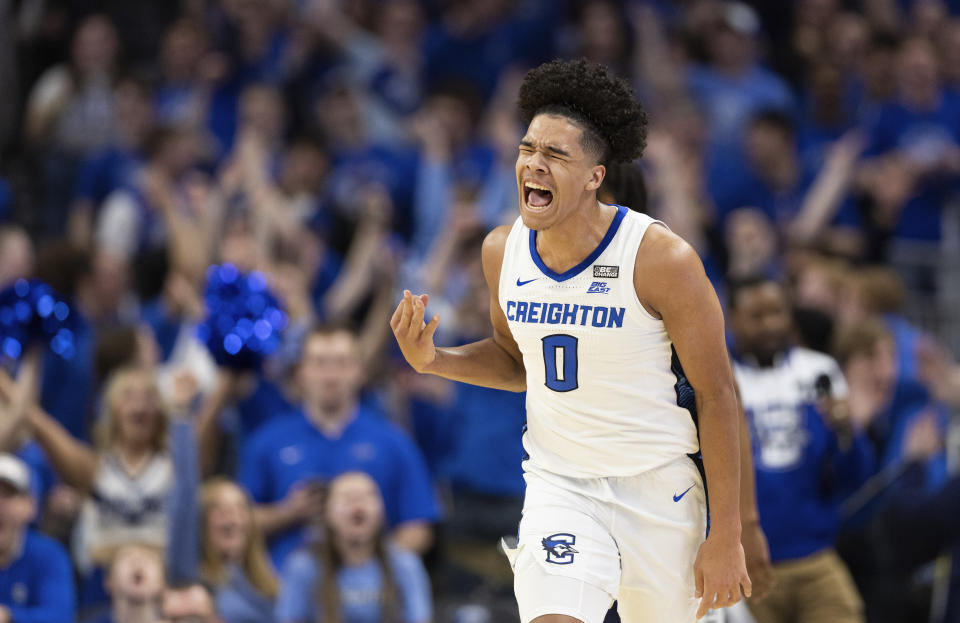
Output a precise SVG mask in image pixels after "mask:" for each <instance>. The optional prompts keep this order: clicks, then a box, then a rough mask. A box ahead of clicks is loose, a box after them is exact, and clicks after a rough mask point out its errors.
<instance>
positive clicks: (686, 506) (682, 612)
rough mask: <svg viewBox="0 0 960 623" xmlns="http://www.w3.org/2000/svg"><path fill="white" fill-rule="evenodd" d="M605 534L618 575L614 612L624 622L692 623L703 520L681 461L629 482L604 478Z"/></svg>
mask: <svg viewBox="0 0 960 623" xmlns="http://www.w3.org/2000/svg"><path fill="white" fill-rule="evenodd" d="M609 481H610V486H611V489H612V493H613V496H614V499H615V500H616V507H615V508H616V515H615V517H614V522H613V525H612V527H611V532H612V534H613V537H614V539H615V540H616V542H617V546H618V547H619V549H620V556H621V560H622V567H623V568H622V572H621V579H620V588H619V593H618V597H617V599H618V601H617V608H618V610H619V611H620V617H621V619H622V620H623V622H624V623H655V622H660V621H670V623H694V621H695V617H696V611H697V606H698V605H699V600H698V599H697V598H696V597H695V596H694V591H695V588H696V587H695V582H694V575H693V563H694V561H695V560H696V557H697V551H698V549H699V547H700V544H701V543H702V542H703V540H704V536H705V532H706V525H707V517H706V501H705V496H704V490H703V481H702V479H701V477H700V472H699V471H698V470H697V468H696V466H695V465H694V464H693V462H692V461H691V460H689V459H687V458H686V457H684V458H682V459H680V460H677V461H674V462H673V463H670V464H669V465H665V466H663V467H661V468H658V469H656V470H653V471H650V472H646V473H644V474H640V475H639V476H634V477H632V478H615V479H610V480H609Z"/></svg>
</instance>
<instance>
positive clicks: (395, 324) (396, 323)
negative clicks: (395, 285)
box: [390, 299, 403, 333]
mask: <svg viewBox="0 0 960 623" xmlns="http://www.w3.org/2000/svg"><path fill="white" fill-rule="evenodd" d="M402 314H403V299H400V302H399V303H398V304H397V308H396V309H395V310H394V311H393V315H392V316H390V328H391V329H393V331H394V333H396V331H397V328H399V327H400V316H401V315H402Z"/></svg>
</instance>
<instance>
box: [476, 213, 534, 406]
mask: <svg viewBox="0 0 960 623" xmlns="http://www.w3.org/2000/svg"><path fill="white" fill-rule="evenodd" d="M509 234H510V226H508V225H501V226H500V227H497V228H496V229H494V230H493V231H491V232H490V233H489V234H487V237H486V238H484V240H483V247H482V251H481V252H482V261H483V276H484V279H486V282H487V288H488V289H489V290H490V324H492V325H493V341H494V342H496V343H497V345H498V346H500V348H502V349H503V350H504V351H505V352H506V353H507V354H509V355H510V357H511V358H512V359H513V360H514V361H515V362H516V364H517V366H518V372H519V376H520V378H522V385H523V387H522V388H521V389H519V390H518V391H523V390H524V389H526V385H527V382H526V371H525V369H524V366H523V354H522V353H521V352H520V347H519V346H517V342H516V341H515V340H514V339H513V334H511V333H510V325H509V324H508V323H507V316H506V314H504V313H503V309H502V308H501V307H500V269H501V268H502V266H503V252H504V248H505V247H506V244H507V236H508V235H509Z"/></svg>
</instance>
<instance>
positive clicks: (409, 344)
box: [390, 290, 440, 372]
mask: <svg viewBox="0 0 960 623" xmlns="http://www.w3.org/2000/svg"><path fill="white" fill-rule="evenodd" d="M429 300H430V297H429V296H428V295H426V294H420V295H416V296H414V295H413V294H411V293H410V291H409V290H404V291H403V299H402V300H401V301H400V304H399V305H397V309H396V311H395V312H393V317H391V318H390V328H391V329H393V335H394V337H396V338H397V344H399V345H400V350H401V352H403V356H404V357H405V358H406V360H407V363H409V364H410V366H411V367H412V368H413V369H414V370H416V371H417V372H425V371H426V369H427V367H429V365H430V364H431V363H433V361H434V360H435V359H436V358H437V348H436V346H434V344H433V334H434V333H436V331H437V325H438V324H440V316H436V315H434V316H433V318H431V319H430V322H429V323H426V322H424V314H425V313H426V310H427V302H428V301H429Z"/></svg>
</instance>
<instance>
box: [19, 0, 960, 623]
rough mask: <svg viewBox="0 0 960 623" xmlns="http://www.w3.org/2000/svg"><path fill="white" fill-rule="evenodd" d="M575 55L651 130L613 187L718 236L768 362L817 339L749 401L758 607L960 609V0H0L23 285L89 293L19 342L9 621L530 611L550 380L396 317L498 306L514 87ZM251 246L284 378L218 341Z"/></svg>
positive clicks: (665, 217) (624, 198) (416, 617)
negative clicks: (524, 574) (413, 306)
mask: <svg viewBox="0 0 960 623" xmlns="http://www.w3.org/2000/svg"><path fill="white" fill-rule="evenodd" d="M581 56H582V57H586V58H587V59H589V60H591V61H594V62H598V63H602V64H604V65H606V66H608V67H610V68H611V69H612V70H614V71H615V72H616V73H617V74H619V75H620V76H622V77H624V78H627V79H628V80H629V81H630V82H631V83H632V84H633V86H634V88H635V90H636V92H637V94H638V95H639V96H640V98H641V99H642V101H643V102H644V105H645V107H646V108H647V110H648V113H649V116H650V121H651V126H650V132H649V139H648V144H647V148H646V153H645V155H644V157H643V158H642V159H641V160H640V161H638V162H637V163H633V164H631V165H629V166H625V167H623V168H621V169H617V170H611V171H610V172H609V179H608V181H607V184H606V185H605V187H604V188H603V189H602V191H601V198H602V199H603V200H604V201H610V202H617V203H621V204H625V205H628V206H629V207H631V208H633V209H637V210H641V211H644V212H647V213H649V214H651V215H652V216H654V217H656V218H658V219H661V220H662V221H664V222H665V223H666V224H667V225H668V226H669V227H671V228H672V229H673V230H674V231H676V232H677V233H679V234H680V235H681V236H683V237H684V238H685V239H686V240H687V241H688V242H689V243H690V244H691V245H693V247H694V248H695V249H696V250H697V251H698V253H699V254H700V256H701V258H702V260H703V262H704V265H705V267H706V270H707V274H708V276H709V277H710V279H711V281H712V282H713V283H714V285H715V287H716V288H717V291H718V293H719V294H720V296H721V300H723V301H724V302H725V304H726V305H727V312H728V320H729V322H728V324H729V327H730V329H731V333H730V335H729V342H730V344H731V354H732V356H733V357H734V359H735V360H736V361H737V366H738V378H740V379H741V381H744V380H745V379H746V380H748V381H749V380H750V379H753V380H756V379H760V380H757V381H756V385H754V386H751V390H758V388H760V387H761V385H762V383H770V382H771V381H769V378H774V377H768V376H764V374H766V372H764V369H767V368H770V369H774V370H781V364H783V362H784V361H786V360H785V359H784V357H786V358H788V359H789V358H790V357H792V356H793V355H792V353H794V352H796V350H797V349H802V353H803V354H802V355H801V358H809V361H813V362H815V363H811V364H810V366H812V367H810V368H809V369H810V370H814V372H809V371H808V368H806V367H805V368H804V370H805V371H804V372H803V375H805V376H803V380H802V383H805V384H806V385H805V386H804V388H803V389H802V391H800V390H798V391H794V389H793V388H789V389H788V391H786V393H787V394H789V396H790V398H788V399H784V400H786V401H787V402H789V401H793V402H792V403H791V404H789V405H787V406H784V404H780V403H778V404H777V405H776V409H779V411H776V409H775V410H774V411H776V412H773V411H771V412H769V413H766V415H764V416H762V417H760V416H759V415H758V414H759V413H760V410H758V408H755V407H756V405H759V404H766V405H767V406H769V404H767V403H770V400H768V399H767V398H765V397H764V396H762V395H760V394H762V392H761V393H760V394H757V393H756V392H753V393H745V394H744V405H745V407H746V415H747V421H748V422H749V424H750V431H751V434H752V435H753V438H754V442H753V443H754V451H755V458H754V461H755V463H756V469H757V489H758V495H757V498H758V507H759V513H760V514H759V522H760V526H761V527H762V528H763V530H764V532H766V533H767V535H768V539H769V541H770V547H771V554H772V560H773V563H774V569H775V571H776V574H775V575H776V577H777V578H778V580H779V586H780V589H775V590H779V592H778V593H772V594H771V598H770V599H771V601H769V602H767V605H766V606H760V605H757V607H755V608H754V614H755V615H756V616H757V620H758V621H759V623H766V622H767V621H775V620H794V619H788V618H777V617H778V616H781V615H778V614H777V611H778V609H779V611H781V612H786V613H787V614H788V615H789V616H792V614H791V613H792V612H799V609H798V608H799V607H798V606H797V607H795V606H794V605H791V604H795V603H796V602H792V601H790V599H791V598H794V599H796V600H801V601H810V600H816V599H819V598H820V597H819V596H821V595H822V594H823V593H822V591H821V590H820V589H819V588H817V587H816V586H815V585H811V584H809V583H805V582H806V580H803V579H796V573H795V572H794V571H795V569H797V568H799V567H796V566H794V567H789V565H790V564H800V563H799V562H798V561H807V562H811V564H813V563H816V564H817V565H821V564H823V563H822V560H826V559H820V558H816V556H819V555H823V556H827V557H829V566H828V567H823V566H814V567H811V568H814V569H827V571H823V574H827V573H830V574H833V575H832V576H830V577H833V578H834V579H833V580H831V581H830V582H829V583H830V584H831V585H837V584H843V585H844V591H845V592H844V595H845V598H846V600H847V601H846V606H845V607H848V608H849V609H852V610H853V611H856V612H859V614H858V615H857V617H858V618H854V619H851V620H862V621H868V622H869V623H885V622H888V621H889V622H890V623H894V622H895V623H904V622H906V621H920V620H928V619H927V618H925V617H928V616H932V617H933V618H930V619H929V620H931V621H935V622H936V623H957V622H958V621H960V528H958V525H960V524H958V522H957V521H956V517H958V516H960V513H958V510H960V509H958V508H957V505H958V500H960V483H958V476H956V475H953V476H951V473H953V472H951V465H953V464H956V463H957V462H958V460H960V457H955V458H952V457H951V442H950V441H949V440H950V439H955V438H956V435H957V433H956V431H957V429H958V428H960V427H958V425H957V424H956V421H957V418H956V416H955V414H956V413H957V411H958V410H960V367H958V366H957V364H956V363H955V361H954V356H956V355H957V354H958V353H957V350H956V349H958V348H960V321H958V320H957V318H960V309H958V308H956V304H957V296H956V292H957V288H958V287H960V281H958V275H960V272H958V269H957V268H956V267H957V266H958V265H960V264H957V262H958V261H960V216H958V215H960V208H958V207H957V206H958V204H960V199H958V197H960V2H957V1H956V0H789V1H786V0H784V1H781V2H766V1H763V0H752V1H747V0H743V1H724V0H674V1H667V0H517V1H514V0H349V1H347V0H179V1H166V0H136V1H113V0H69V1H65V0H6V1H4V0H0V93H2V95H3V97H2V98H0V290H2V289H3V288H6V287H9V286H11V285H12V284H13V283H14V282H15V281H16V280H17V279H19V278H37V279H40V280H42V281H44V282H46V283H48V284H50V286H52V287H53V288H54V290H56V291H57V292H58V294H59V295H61V296H63V297H65V298H66V299H67V300H68V301H69V302H70V305H71V308H72V310H73V311H74V312H75V315H76V316H77V317H78V324H77V326H76V330H75V342H74V345H75V353H74V356H73V357H72V358H70V359H68V360H67V359H63V358H60V357H56V356H51V355H47V356H44V354H43V353H41V352H29V353H24V354H23V356H22V357H21V358H20V359H19V360H18V361H11V360H3V361H0V368H2V369H0V452H2V453H0V623H3V622H5V621H15V622H16V623H32V622H36V623H54V622H56V623H62V622H65V621H70V620H73V619H74V617H75V618H76V620H77V621H80V622H85V621H113V622H114V623H140V622H143V623H147V622H153V621H180V620H183V621H187V620H189V621H205V622H210V623H212V622H213V621H223V622H224V623H244V622H254V621H256V622H268V621H276V622H277V623H307V622H312V621H314V620H319V619H322V620H324V621H328V622H331V621H343V622H344V623H348V622H349V623H355V622H361V621H364V622H366V621H369V622H374V621H387V620H396V621H404V622H408V623H426V622H427V621H438V622H446V621H458V622H461V623H463V622H478V623H479V622H481V621H510V620H513V619H514V618H515V617H516V614H515V604H514V602H513V601H512V577H511V574H510V570H509V567H508V566H507V564H506V562H505V560H503V559H502V558H501V556H500V554H499V553H498V552H497V551H496V550H495V548H494V544H495V543H496V541H497V539H498V538H499V537H501V536H504V535H508V534H512V533H514V532H515V530H516V526H517V522H518V520H519V515H520V508H521V503H522V496H523V491H524V481H523V477H522V467H521V460H522V457H523V448H522V446H521V430H522V427H523V424H524V419H525V415H524V397H523V395H522V394H511V393H506V392H500V391H495V390H488V389H484V388H477V387H472V386H466V385H461V384H457V383H452V382H448V381H445V380H442V379H438V378H435V377H423V376H419V375H416V374H415V373H413V371H412V370H410V369H409V368H408V367H407V366H406V365H405V363H404V362H403V359H402V357H401V356H400V355H399V353H398V352H397V350H396V349H395V348H394V347H393V344H392V341H391V336H390V332H389V326H388V319H389V316H390V313H391V312H392V310H393V308H394V306H395V304H396V301H397V299H398V297H399V292H401V291H402V289H404V288H407V289H410V290H412V291H416V292H428V293H430V300H429V306H430V308H431V309H432V310H433V311H434V313H438V314H439V315H440V318H441V322H440V327H439V331H438V334H437V341H438V343H441V344H453V343H458V342H460V343H462V342H466V341H471V340H474V339H476V338H478V337H481V336H484V335H486V334H487V332H488V331H489V319H488V318H489V316H488V309H489V308H488V295H487V292H486V288H485V285H484V279H483V274H482V269H481V264H480V246H481V244H482V241H483V237H484V234H485V232H486V231H488V230H489V229H490V228H492V227H493V226H496V225H499V224H502V223H506V222H511V221H512V220H513V219H515V218H516V216H517V212H516V202H517V190H516V175H515V170H514V162H515V160H516V155H517V145H518V140H519V137H520V136H521V133H522V130H523V129H522V128H521V127H519V124H518V121H517V116H516V110H515V104H516V101H515V100H516V93H517V90H518V87H519V81H520V79H521V78H522V76H523V73H524V72H525V71H526V70H527V69H529V68H531V67H533V66H535V65H537V64H539V63H540V62H543V61H547V60H550V59H552V58H555V57H565V58H572V57H581ZM223 263H230V264H233V265H235V266H236V267H237V268H238V269H239V270H240V271H243V272H249V271H254V270H256V271H261V272H262V273H264V274H265V275H266V276H267V279H268V283H269V287H270V288H271V289H272V290H273V291H274V292H275V293H276V294H277V295H278V297H279V298H280V299H281V300H282V303H283V306H284V308H285V310H286V312H287V314H288V318H289V323H288V326H287V328H286V330H285V332H284V336H283V342H282V344H281V346H280V348H279V349H278V350H277V351H276V352H275V353H274V354H273V355H271V356H270V357H269V358H268V359H267V360H266V361H265V362H264V365H263V366H262V369H260V370H258V371H256V372H250V371H240V370H236V369H230V368H227V367H223V366H218V364H217V362H216V361H215V359H214V357H213V356H212V355H211V353H210V352H208V350H207V348H206V346H205V345H204V343H203V342H202V341H201V340H200V339H199V338H198V337H197V327H198V325H199V324H200V323H201V322H202V321H203V320H204V316H205V313H206V312H205V306H204V296H203V293H204V286H205V279H206V273H207V268H208V267H209V266H210V265H213V264H223ZM778 310H779V311H778ZM783 310H787V311H786V312H785V313H781V312H783ZM951 348H953V349H954V350H953V351H952V352H951ZM813 351H818V352H819V353H827V354H829V357H828V356H827V355H818V354H815V353H814V354H810V353H811V352H813ZM0 356H2V355H0ZM821 357H825V358H821ZM830 357H832V359H831V358H830ZM804 361H807V359H804ZM803 365H804V366H806V365H807V364H803ZM784 369H785V368H784ZM784 374H786V372H784ZM798 374H799V373H798ZM751 375H754V376H751ZM777 378H780V377H777ZM823 378H826V379H827V380H826V381H823ZM764 379H766V380H764ZM777 382H779V381H777ZM768 387H769V385H768ZM811 392H812V393H811ZM774 394H775V397H776V398H777V399H779V398H780V397H781V395H780V394H779V393H777V392H776V388H774ZM794 394H796V395H795V396H794ZM758 396H759V397H758ZM764 401H766V403H765V402H764ZM788 412H789V414H788ZM771 413H772V415H771ZM785 414H786V415H785ZM798 414H799V415H798ZM951 419H952V420H953V422H954V423H953V425H952V427H951ZM951 431H954V432H951ZM954 445H955V446H956V447H955V448H953V454H960V444H954ZM776 491H780V495H779V497H778V495H775V492H776ZM793 510H796V512H795V513H794V512H792V511H793ZM951 552H952V553H953V554H954V557H953V559H952V562H951V558H950V554H951ZM783 565H787V566H783ZM804 568H806V567H804ZM951 570H952V571H953V573H952V574H951ZM815 573H816V574H819V573H821V572H820V571H816V572H815ZM791 574H793V575H791ZM823 574H821V575H823ZM817 577H821V576H820V575H818V576H817ZM824 577H826V576H825V575H824ZM821 579H822V578H821ZM811 586H812V588H811ZM793 587H803V588H796V593H795V594H794V593H790V592H789V591H790V590H793ZM811 594H812V595H814V597H812V598H810V599H807V598H806V595H811ZM759 603H760V604H762V603H763V602H759ZM931 612H932V613H933V614H932V615H930V613H931ZM612 616H613V615H612ZM810 616H811V617H815V616H816V615H810ZM803 620H804V621H806V620H810V621H813V620H817V619H816V618H808V619H807V618H805V619H803ZM819 620H834V621H839V620H841V619H840V618H835V619H819ZM843 620H846V619H843Z"/></svg>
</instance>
